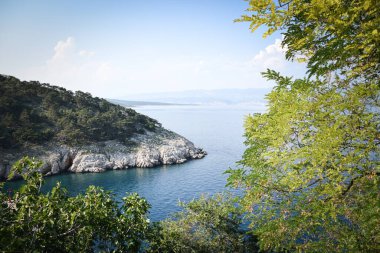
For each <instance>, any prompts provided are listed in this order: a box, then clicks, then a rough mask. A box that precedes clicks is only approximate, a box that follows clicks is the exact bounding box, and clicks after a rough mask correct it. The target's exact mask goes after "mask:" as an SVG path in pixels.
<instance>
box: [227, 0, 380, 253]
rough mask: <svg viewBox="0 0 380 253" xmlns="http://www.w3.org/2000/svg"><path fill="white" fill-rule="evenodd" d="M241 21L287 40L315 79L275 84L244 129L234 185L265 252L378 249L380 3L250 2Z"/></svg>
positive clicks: (280, 79)
mask: <svg viewBox="0 0 380 253" xmlns="http://www.w3.org/2000/svg"><path fill="white" fill-rule="evenodd" d="M247 11H248V13H249V14H250V15H243V16H242V17H241V18H240V19H239V20H238V21H243V22H249V23H250V25H251V30H252V31H254V30H256V29H257V28H258V27H260V26H262V25H264V26H266V27H267V28H268V30H267V32H266V33H265V34H264V36H266V35H270V34H272V33H273V32H274V31H276V30H281V31H282V32H283V35H284V38H283V42H282V44H283V46H284V48H285V49H286V57H287V59H291V60H292V59H294V58H297V57H298V56H301V57H304V60H305V61H306V62H307V69H308V73H309V77H308V78H305V79H296V80H293V79H292V78H289V77H284V76H281V75H280V74H279V73H277V72H275V71H272V70H268V71H267V72H265V73H264V76H265V77H266V78H267V79H269V80H273V81H275V82H276V86H275V87H274V89H273V90H272V92H270V93H269V94H268V95H267V100H268V111H267V112H266V113H263V114H255V115H250V116H248V117H247V118H246V122H245V137H246V141H245V144H246V145H247V149H246V151H245V153H244V156H243V159H242V160H241V161H240V168H238V169H236V170H229V171H228V173H229V174H230V176H229V179H228V184H229V185H230V186H233V187H238V188H239V187H240V188H241V189H242V190H244V195H243V197H242V199H241V205H242V206H243V208H244V209H245V210H246V211H247V212H249V214H250V215H251V218H252V219H251V228H252V231H253V233H254V234H255V235H257V236H258V239H259V243H260V248H261V249H267V250H285V251H301V252H337V251H338V252H377V251H379V250H380V234H379V231H380V208H379V199H380V195H379V194H380V185H379V176H380V156H379V154H380V150H379V149H380V134H379V132H380V131H379V130H380V103H379V102H380V101H379V99H380V97H379V93H380V83H379V80H380V75H379V73H380V60H379V59H380V33H379V27H380V15H378V13H379V12H380V2H379V1H375V0H353V1H352V0H348V1H347V0H324V1H320V0H265V1H263V0H250V1H249V8H248V9H247Z"/></svg>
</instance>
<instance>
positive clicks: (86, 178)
mask: <svg viewBox="0 0 380 253" xmlns="http://www.w3.org/2000/svg"><path fill="white" fill-rule="evenodd" d="M134 109H135V110H136V111H138V112H139V113H142V114H145V115H148V116H150V117H152V118H154V119H157V120H158V121H159V122H161V123H162V125H163V127H165V128H167V129H170V130H172V131H174V132H176V133H178V134H180V135H182V136H184V137H186V138H187V139H189V140H190V141H192V142H193V143H194V144H195V145H196V146H197V147H201V148H203V149H204V150H206V151H207V153H208V155H207V156H206V157H205V158H203V159H200V160H192V161H189V162H186V163H184V164H180V165H169V166H160V167H156V168H146V169H145V168H144V169H143V168H137V169H127V170H119V171H107V172H104V173H88V174H63V175H58V176H53V177H47V178H46V179H45V185H44V189H45V190H47V189H49V188H51V187H52V186H54V185H55V184H56V182H57V181H60V182H61V183H62V185H63V186H64V187H66V188H67V189H68V190H69V192H70V195H76V194H78V193H83V192H84V191H85V189H86V188H87V187H88V186H89V185H97V186H101V187H103V188H104V189H106V190H110V191H113V193H114V194H115V197H116V199H117V200H121V198H122V197H123V196H125V195H126V194H127V193H129V192H137V193H138V194H140V195H141V196H143V197H145V198H146V199H147V200H148V202H149V203H150V204H151V206H152V208H151V209H150V219H151V220H153V221H158V220H162V219H165V218H167V217H169V216H170V214H172V213H174V212H175V211H178V210H180V208H179V207H178V201H179V200H181V201H189V200H191V199H193V198H197V197H199V196H200V195H201V194H202V193H205V194H209V195H212V194H214V193H217V192H222V191H224V190H225V189H226V188H225V185H226V178H227V175H226V174H223V172H224V171H225V170H227V169H228V168H235V167H236V166H237V165H236V162H237V161H239V160H240V159H241V157H242V154H243V152H244V149H245V146H244V144H243V142H244V137H243V134H244V127H243V125H244V118H245V117H246V115H248V114H252V113H255V112H260V109H258V108H254V107H252V108H250V107H230V106H145V107H144V106H142V107H135V108H134ZM11 184H12V185H13V187H17V185H19V184H21V181H18V182H13V183H11Z"/></svg>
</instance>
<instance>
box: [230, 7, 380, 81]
mask: <svg viewBox="0 0 380 253" xmlns="http://www.w3.org/2000/svg"><path fill="white" fill-rule="evenodd" d="M247 11H248V14H246V15H243V16H242V17H241V18H240V19H237V20H236V21H242V22H249V23H250V29H251V31H255V30H256V29H257V28H259V27H260V26H263V25H264V26H266V27H267V28H268V29H267V31H266V32H265V33H264V37H265V36H267V35H270V34H272V33H273V32H275V31H277V30H280V31H283V35H284V40H283V45H284V46H286V47H287V49H288V50H287V52H286V56H287V58H288V59H294V58H297V56H298V58H304V60H308V68H309V72H310V73H311V74H317V75H320V76H323V75H325V74H326V73H327V72H330V71H338V72H339V74H340V75H345V76H346V77H347V78H354V79H368V78H371V79H372V80H376V79H378V78H379V77H380V75H379V73H380V62H379V59H380V15H379V13H380V2H379V1H377V0H249V8H248V9H247ZM377 82H378V80H377Z"/></svg>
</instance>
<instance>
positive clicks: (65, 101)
mask: <svg viewBox="0 0 380 253" xmlns="http://www.w3.org/2000/svg"><path fill="white" fill-rule="evenodd" d="M0 114H1V118H0V148H6V149H8V148H19V147H22V146H26V144H27V143H29V144H43V143H46V142H48V141H54V142H57V143H65V144H68V145H74V144H84V143H89V142H94V141H107V140H115V139H117V140H119V141H121V142H126V143H128V142H129V141H130V137H131V136H132V135H133V134H135V133H143V132H144V131H145V130H151V131H153V130H154V129H155V127H156V126H158V125H159V123H158V122H157V121H156V120H154V119H151V118H149V117H147V116H144V115H141V114H139V113H137V112H136V111H134V110H132V109H129V108H124V107H122V106H120V105H114V104H112V103H110V102H108V101H107V100H105V99H101V98H97V97H92V96H91V94H89V93H85V92H81V91H76V92H75V93H74V92H72V91H69V90H66V89H64V88H62V87H58V86H51V85H49V84H41V83H39V82H37V81H30V82H25V81H20V80H19V79H17V78H14V77H10V76H3V75H0Z"/></svg>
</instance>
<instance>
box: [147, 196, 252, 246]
mask: <svg viewBox="0 0 380 253" xmlns="http://www.w3.org/2000/svg"><path fill="white" fill-rule="evenodd" d="M180 206H182V207H183V208H184V210H183V211H181V212H178V213H176V214H175V215H174V216H173V218H171V219H167V220H164V221H161V222H160V223H158V224H157V225H156V227H154V229H153V232H151V236H150V237H151V240H150V249H149V252H217V253H222V252H254V251H255V250H256V249H255V245H256V244H255V241H254V240H253V238H252V237H249V236H247V235H246V234H245V231H244V230H243V229H242V224H243V220H242V216H243V211H242V209H241V208H239V207H237V206H236V205H235V203H234V201H233V199H232V198H231V197H230V196H227V195H223V194H217V195H215V196H214V197H205V196H201V197H200V198H199V199H196V200H192V201H190V202H189V203H183V202H180Z"/></svg>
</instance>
